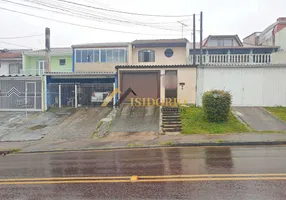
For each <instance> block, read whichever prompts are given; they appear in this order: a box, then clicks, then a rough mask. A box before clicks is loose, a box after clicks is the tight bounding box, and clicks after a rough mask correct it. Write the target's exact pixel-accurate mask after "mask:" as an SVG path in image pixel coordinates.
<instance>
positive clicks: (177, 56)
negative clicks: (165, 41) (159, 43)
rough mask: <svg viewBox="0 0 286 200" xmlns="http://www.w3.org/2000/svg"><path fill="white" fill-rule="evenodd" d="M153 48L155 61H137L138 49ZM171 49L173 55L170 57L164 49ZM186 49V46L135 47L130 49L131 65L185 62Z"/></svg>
mask: <svg viewBox="0 0 286 200" xmlns="http://www.w3.org/2000/svg"><path fill="white" fill-rule="evenodd" d="M144 49H148V50H153V51H155V62H138V51H140V50H144ZM166 49H172V50H173V52H174V55H173V56H172V57H170V58H168V57H166V56H165V50H166ZM187 55H188V54H187V51H186V47H170V48H168V47H157V48H156V47H153V48H148V47H146V48H135V49H133V51H132V63H131V64H132V65H174V64H187Z"/></svg>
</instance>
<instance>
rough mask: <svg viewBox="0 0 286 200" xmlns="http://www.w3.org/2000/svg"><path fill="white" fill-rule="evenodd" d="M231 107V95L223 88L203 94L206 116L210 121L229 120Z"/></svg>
mask: <svg viewBox="0 0 286 200" xmlns="http://www.w3.org/2000/svg"><path fill="white" fill-rule="evenodd" d="M230 107H231V95H230V93H229V92H226V91H223V90H212V91H208V92H205V93H204V95H203V111H204V116H205V118H206V119H207V120H208V121H209V122H223V121H227V120H228V117H229V112H230Z"/></svg>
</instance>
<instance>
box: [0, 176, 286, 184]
mask: <svg viewBox="0 0 286 200" xmlns="http://www.w3.org/2000/svg"><path fill="white" fill-rule="evenodd" d="M255 180H259V181H279V180H283V181H284V180H286V177H226V178H185V179H184V178H173V179H143V180H140V179H139V180H137V181H131V180H69V181H68V180H66V181H64V180H63V181H27V182H0V185H43V184H75V183H143V182H145V183H146V182H150V183H151V182H186V181H188V182H196V181H255Z"/></svg>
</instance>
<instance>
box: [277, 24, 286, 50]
mask: <svg viewBox="0 0 286 200" xmlns="http://www.w3.org/2000/svg"><path fill="white" fill-rule="evenodd" d="M275 45H276V46H280V49H282V50H284V51H286V28H283V29H282V30H280V31H279V32H277V33H276V34H275Z"/></svg>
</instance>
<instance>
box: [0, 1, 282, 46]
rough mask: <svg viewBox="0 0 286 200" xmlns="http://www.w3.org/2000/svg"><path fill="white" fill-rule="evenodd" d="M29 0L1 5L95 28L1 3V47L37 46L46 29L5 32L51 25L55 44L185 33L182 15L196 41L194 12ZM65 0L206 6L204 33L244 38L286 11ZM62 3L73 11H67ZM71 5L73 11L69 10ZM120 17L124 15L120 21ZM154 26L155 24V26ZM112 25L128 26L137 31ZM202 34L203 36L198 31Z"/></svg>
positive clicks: (277, 4)
mask: <svg viewBox="0 0 286 200" xmlns="http://www.w3.org/2000/svg"><path fill="white" fill-rule="evenodd" d="M8 1H9V2H8ZM28 1H29V0H0V8H6V9H10V10H14V11H18V12H22V13H27V14H32V15H36V16H41V17H45V18H48V19H54V20H60V21H62V22H68V23H73V24H78V25H83V26H89V27H93V28H86V27H79V26H74V25H68V24H64V23H59V22H54V21H49V20H46V19H41V18H36V17H32V16H27V15H23V14H19V13H14V12H11V11H7V10H3V9H0V19H1V20H0V25H1V31H0V48H1V49H2V48H10V49H11V48H24V47H29V48H33V49H41V48H44V35H41V36H36V37H31V38H21V39H3V38H7V37H8V38H9V37H18V36H30V35H37V34H44V31H45V27H50V28H51V46H52V47H66V46H67V47H69V46H71V45H73V44H81V43H93V42H125V41H126V42H129V41H132V40H135V39H157V38H181V37H182V36H181V34H182V32H181V25H180V24H179V23H178V22H177V21H182V22H184V23H185V24H187V25H188V27H185V31H184V37H186V38H187V39H189V40H190V41H192V35H191V29H192V17H177V18H175V17H146V16H137V15H127V14H120V13H115V12H108V11H102V10H96V9H94V8H88V7H83V6H78V5H74V4H70V3H67V2H62V1H61V0H30V1H34V3H29V2H28ZM66 1H72V2H77V3H80V4H85V5H88V6H92V7H101V8H107V9H111V10H119V11H126V12H132V13H144V14H153V15H192V14H194V13H196V14H199V13H200V11H203V14H204V20H203V22H204V32H203V37H204V38H205V37H207V36H208V35H210V34H213V35H215V34H220V35H222V34H238V35H239V37H240V38H241V39H243V38H244V37H245V36H247V35H249V34H251V33H252V32H255V31H262V30H263V29H265V28H266V27H267V26H269V25H270V24H272V23H274V22H275V21H276V19H277V18H278V17H286V10H285V8H286V1H285V0H216V1H212V0H200V1H198V0H196V1H195V0H175V1H174V0H172V1H171V0H144V1H139V0H66ZM11 2H16V3H20V4H26V5H28V6H21V5H16V4H12V3H11ZM35 2H38V3H46V4H47V3H48V4H50V5H49V6H50V7H41V6H40V5H39V4H36V3H35ZM55 5H57V7H58V9H61V10H56V9H55V8H53V7H51V6H55ZM29 6H34V7H41V9H40V10H39V9H35V8H31V7H29ZM47 9H50V10H54V11H55V12H49V11H47ZM63 9H66V10H68V11H64V10H63ZM72 9H73V10H72ZM69 10H71V11H72V12H73V13H70V11H69ZM56 12H68V14H69V15H65V14H57V13H56ZM74 12H77V15H78V16H70V15H74ZM91 15H92V18H91ZM103 17H107V18H109V19H108V20H105V21H99V19H98V18H101V19H102V18H103ZM116 20H121V21H120V22H118V21H116ZM122 21H127V23H123V22H122ZM196 22H197V28H196V29H197V30H199V16H197V20H196ZM134 23H136V24H139V23H140V25H135V24H134ZM150 26H152V27H156V28H151V27H150ZM96 28H103V29H109V30H111V31H103V30H98V29H96ZM166 29H168V30H166ZM113 31H124V32H130V33H133V34H130V33H118V32H113ZM134 33H136V34H134ZM197 39H199V34H198V32H197ZM197 41H198V40H197ZM5 43H6V44H5ZM7 43H12V44H16V45H20V46H15V45H10V44H7ZM21 46H23V47H21Z"/></svg>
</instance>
